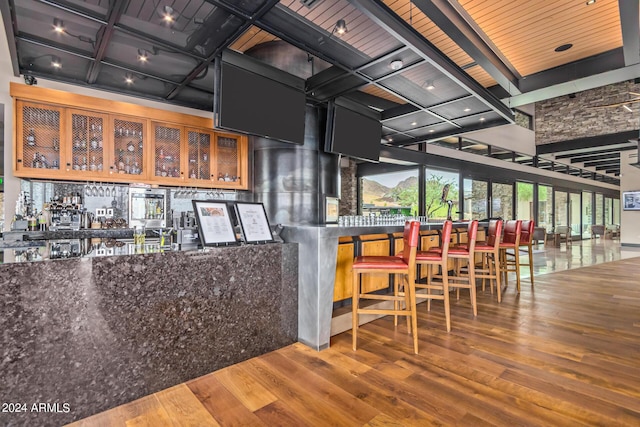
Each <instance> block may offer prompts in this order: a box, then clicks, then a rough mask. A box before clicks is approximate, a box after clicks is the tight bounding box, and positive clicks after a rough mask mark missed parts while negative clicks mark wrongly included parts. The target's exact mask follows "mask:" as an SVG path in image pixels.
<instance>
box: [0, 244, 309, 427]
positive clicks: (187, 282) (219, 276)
mask: <svg viewBox="0 0 640 427" xmlns="http://www.w3.org/2000/svg"><path fill="white" fill-rule="evenodd" d="M29 244H33V242H30V243H29ZM122 248H125V249H122ZM128 248H129V247H128V246H126V245H122V246H120V249H122V250H123V251H124V252H122V253H121V254H120V255H118V254H116V253H114V254H113V255H111V256H88V257H87V256H80V257H75V258H69V259H55V260H46V259H43V260H42V261H40V262H30V261H27V259H26V258H20V256H21V255H22V254H24V253H27V252H26V251H34V250H35V249H37V248H22V249H18V252H19V254H18V255H20V256H18V257H17V259H16V256H15V249H5V250H4V251H6V252H7V254H5V255H6V256H5V258H13V261H15V262H11V263H5V264H2V265H0V295H1V298H0V313H2V315H1V316H0V330H1V331H2V335H1V342H0V349H1V350H0V377H1V378H2V387H0V401H1V402H7V403H8V402H14V403H25V404H26V405H27V408H31V405H32V404H34V403H40V402H43V403H58V404H59V407H60V409H61V412H60V413H54V414H52V413H40V414H39V413H33V412H30V411H27V412H26V413H19V414H16V413H0V425H3V426H5V425H39V426H43V425H62V424H65V423H68V422H71V421H73V420H77V419H81V418H84V417H87V416H89V415H92V414H95V413H97V412H101V411H104V410H106V409H109V408H112V407H115V406H117V405H120V404H122V403H126V402H130V401H132V400H135V399H137V398H140V397H142V396H145V395H148V394H150V393H154V392H156V391H159V390H162V389H165V388H168V387H171V386H173V385H175V384H179V383H182V382H184V381H187V380H189V379H192V378H196V377H198V376H201V375H204V374H207V373H209V372H213V371H215V370H217V369H220V368H222V367H225V366H228V365H231V364H234V363H238V362H240V361H242V360H245V359H248V358H251V357H254V356H258V355H260V354H263V353H266V352H269V351H272V350H275V349H277V348H280V347H283V346H285V345H288V344H291V343H293V342H295V341H296V338H297V320H298V319H297V309H298V304H297V294H298V290H297V286H298V277H297V265H298V254H297V250H298V248H297V245H296V244H277V243H276V244H267V245H255V246H253V245H247V246H233V247H224V248H209V249H207V250H194V251H162V252H160V251H156V252H152V253H143V254H129V253H128V251H129V249H128ZM50 249H51V248H49V250H50ZM10 251H12V252H11V256H9V252H10ZM45 251H46V249H45V250H43V252H42V253H44V252H45ZM42 253H41V254H42ZM49 254H50V252H49ZM93 255H95V254H93ZM64 404H68V407H69V412H67V413H65V412H64V411H63V409H64V406H63V405H64Z"/></svg>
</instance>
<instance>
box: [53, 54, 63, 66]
mask: <svg viewBox="0 0 640 427" xmlns="http://www.w3.org/2000/svg"><path fill="white" fill-rule="evenodd" d="M51 66H52V67H53V68H62V61H61V60H60V57H59V56H55V55H51Z"/></svg>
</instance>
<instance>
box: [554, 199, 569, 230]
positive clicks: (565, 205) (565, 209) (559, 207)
mask: <svg viewBox="0 0 640 427" xmlns="http://www.w3.org/2000/svg"><path fill="white" fill-rule="evenodd" d="M553 216H554V218H553V226H554V227H558V226H559V225H569V194H568V193H567V192H566V191H556V192H555V211H554V215H553Z"/></svg>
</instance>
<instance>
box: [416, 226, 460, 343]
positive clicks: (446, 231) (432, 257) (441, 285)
mask: <svg viewBox="0 0 640 427" xmlns="http://www.w3.org/2000/svg"><path fill="white" fill-rule="evenodd" d="M452 228H453V222H451V221H449V220H447V221H445V222H444V223H443V224H442V234H441V240H440V247H439V248H437V249H436V248H434V249H436V250H429V251H418V252H417V253H416V265H421V266H422V265H424V266H426V267H427V283H426V284H425V283H416V284H415V288H418V289H426V290H427V293H426V294H424V293H421V294H419V295H416V297H417V298H426V299H427V310H428V311H431V300H433V299H437V300H442V301H443V302H444V317H445V322H446V325H447V332H451V312H450V309H449V269H448V266H447V260H448V255H449V242H450V241H451V229H452ZM434 266H436V267H438V266H439V267H440V268H441V271H442V273H441V274H440V275H438V276H436V275H434V274H433V267H434ZM435 278H440V279H441V281H440V282H436V281H435V280H434V279H435ZM433 290H438V291H441V292H442V293H441V294H432V293H431V291H433Z"/></svg>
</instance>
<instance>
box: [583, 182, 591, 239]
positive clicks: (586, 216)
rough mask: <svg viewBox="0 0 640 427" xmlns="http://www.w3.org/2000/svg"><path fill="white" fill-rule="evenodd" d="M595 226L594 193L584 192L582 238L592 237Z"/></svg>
mask: <svg viewBox="0 0 640 427" xmlns="http://www.w3.org/2000/svg"><path fill="white" fill-rule="evenodd" d="M592 224H593V193H592V192H590V191H583V192H582V238H583V239H589V238H590V237H591V225H592Z"/></svg>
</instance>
